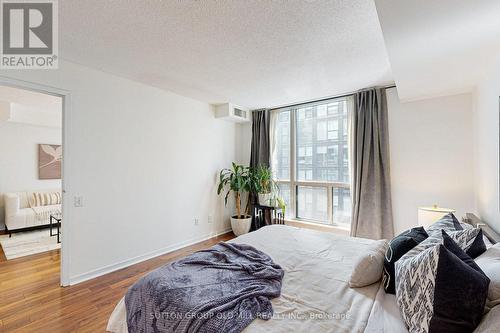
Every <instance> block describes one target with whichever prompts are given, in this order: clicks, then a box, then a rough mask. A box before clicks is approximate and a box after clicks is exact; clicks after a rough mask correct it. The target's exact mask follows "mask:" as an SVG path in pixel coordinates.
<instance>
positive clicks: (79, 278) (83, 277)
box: [69, 228, 231, 285]
mask: <svg viewBox="0 0 500 333" xmlns="http://www.w3.org/2000/svg"><path fill="white" fill-rule="evenodd" d="M230 231H231V228H228V229H225V230H223V231H220V232H217V233H215V234H213V233H211V234H209V235H205V236H202V237H198V238H193V239H190V240H187V241H184V242H180V243H177V244H174V245H171V246H167V247H165V248H162V249H159V250H156V251H153V252H149V253H146V254H143V255H140V256H137V257H134V258H130V259H127V260H123V261H121V262H118V263H116V264H112V265H108V266H104V267H101V268H98V269H94V270H91V271H89V272H87V273H83V274H79V275H76V276H73V277H70V278H69V284H70V285H75V284H77V283H81V282H84V281H87V280H91V279H95V278H96V277H99V276H102V275H105V274H108V273H111V272H114V271H117V270H119V269H122V268H125V267H128V266H132V265H135V264H138V263H140V262H143V261H146V260H148V259H151V258H154V257H158V256H161V255H163V254H166V253H169V252H173V251H175V250H179V249H181V248H183V247H186V246H190V245H193V244H196V243H199V242H203V241H206V240H207V239H210V238H213V237H217V236H220V235H223V234H226V233H228V232H230Z"/></svg>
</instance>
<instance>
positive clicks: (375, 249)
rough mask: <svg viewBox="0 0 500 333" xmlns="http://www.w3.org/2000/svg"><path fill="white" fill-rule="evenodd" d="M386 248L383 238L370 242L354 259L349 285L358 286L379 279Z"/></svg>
mask: <svg viewBox="0 0 500 333" xmlns="http://www.w3.org/2000/svg"><path fill="white" fill-rule="evenodd" d="M386 250H387V241H386V240H385V239H382V240H378V241H375V242H374V243H373V244H371V245H370V246H369V247H368V249H367V250H366V251H365V252H364V253H363V255H362V256H360V257H359V258H357V260H356V261H355V263H354V268H353V270H352V273H351V277H350V279H349V287H351V288H360V287H365V286H368V285H370V284H373V283H375V282H377V281H379V280H380V278H381V277H382V270H383V267H384V255H385V251H386Z"/></svg>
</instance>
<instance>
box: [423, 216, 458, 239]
mask: <svg viewBox="0 0 500 333" xmlns="http://www.w3.org/2000/svg"><path fill="white" fill-rule="evenodd" d="M463 229H464V228H463V227H462V225H461V224H460V222H459V221H458V220H457V218H456V217H455V215H453V213H449V214H446V215H445V216H443V217H442V218H440V219H439V220H438V221H436V222H434V223H433V224H431V225H430V226H429V227H428V228H427V233H429V234H430V233H432V232H433V231H436V232H439V231H440V230H444V231H446V232H450V231H457V230H463ZM439 233H440V232H439Z"/></svg>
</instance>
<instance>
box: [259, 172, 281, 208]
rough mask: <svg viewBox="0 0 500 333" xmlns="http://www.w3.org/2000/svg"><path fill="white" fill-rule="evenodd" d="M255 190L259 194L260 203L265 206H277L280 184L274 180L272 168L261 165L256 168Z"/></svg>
mask: <svg viewBox="0 0 500 333" xmlns="http://www.w3.org/2000/svg"><path fill="white" fill-rule="evenodd" d="M254 178H255V190H256V191H257V193H258V196H259V203H260V204H261V205H264V206H271V207H274V206H276V199H277V197H276V193H277V192H278V186H277V184H276V183H275V182H274V180H273V173H272V171H271V168H269V167H267V166H264V165H259V166H258V167H257V168H256V169H255V170H254Z"/></svg>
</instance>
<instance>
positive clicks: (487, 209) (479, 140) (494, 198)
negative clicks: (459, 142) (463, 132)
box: [474, 62, 500, 232]
mask: <svg viewBox="0 0 500 333" xmlns="http://www.w3.org/2000/svg"><path fill="white" fill-rule="evenodd" d="M499 96H500V62H499V63H498V64H497V66H496V67H495V68H493V69H492V70H491V71H490V74H489V75H488V76H487V77H486V78H484V79H483V80H482V81H481V82H480V84H479V85H478V86H477V89H476V94H475V110H474V111H475V112H474V114H475V117H474V126H475V135H476V137H475V139H476V141H475V143H476V145H475V155H474V162H475V193H476V200H477V209H478V214H479V217H480V218H481V219H483V220H484V221H486V222H488V223H489V224H490V225H491V226H492V227H493V228H494V229H496V231H497V232H500V211H499V200H500V198H499V177H498V175H499V167H498V152H499V146H498V144H499V134H500V133H499V117H498V114H499Z"/></svg>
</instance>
